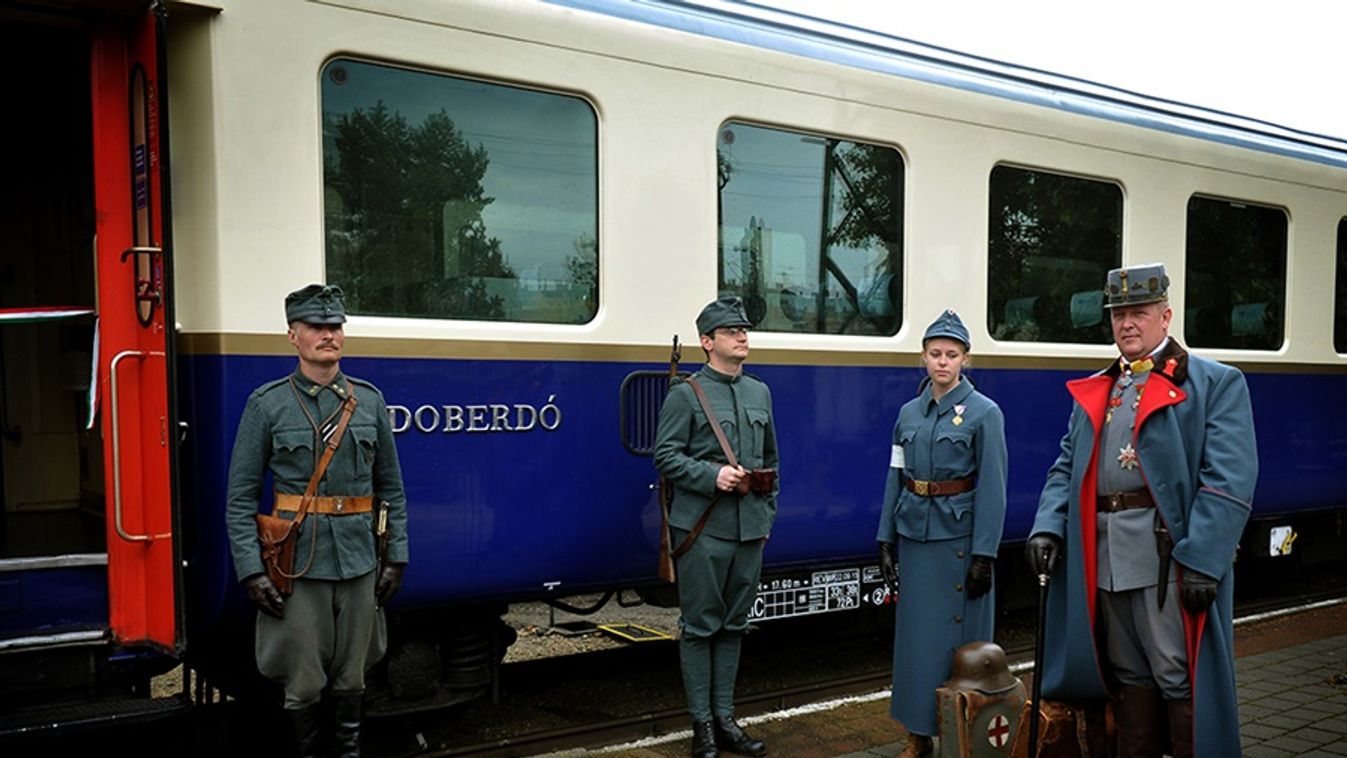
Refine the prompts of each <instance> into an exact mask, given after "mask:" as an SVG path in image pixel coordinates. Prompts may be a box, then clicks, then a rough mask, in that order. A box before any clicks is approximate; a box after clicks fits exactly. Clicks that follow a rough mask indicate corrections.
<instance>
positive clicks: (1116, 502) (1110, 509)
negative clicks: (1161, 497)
mask: <svg viewBox="0 0 1347 758" xmlns="http://www.w3.org/2000/svg"><path fill="white" fill-rule="evenodd" d="M1154 507H1155V501H1154V500H1153V499H1151V492H1150V490H1135V491H1133V492H1114V493H1112V494H1109V495H1100V496H1099V498H1098V499H1097V500H1096V501H1095V509H1096V510H1097V511H1098V512H1100V513H1117V512H1118V511H1130V510H1132V509H1133V508H1154Z"/></svg>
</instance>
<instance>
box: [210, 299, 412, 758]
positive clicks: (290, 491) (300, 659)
mask: <svg viewBox="0 0 1347 758" xmlns="http://www.w3.org/2000/svg"><path fill="white" fill-rule="evenodd" d="M285 317H286V320H287V321H288V322H289V324H290V328H289V332H288V334H289V339H290V344H292V345H294V347H295V349H296V351H297V352H298V353H299V366H298V367H297V368H296V370H295V372H294V373H293V374H291V375H290V376H288V377H286V378H284V379H278V380H276V381H274V382H271V383H269V384H264V385H262V386H261V387H259V388H257V389H256V390H254V391H253V393H252V395H250V396H249V397H248V402H247V405H246V406H245V407H244V410H243V417H242V419H241V420H240V422H239V428H238V435H237V437H236V438H235V440H234V453H233V457H232V459H231V461H230V464H229V492H228V500H227V504H226V514H225V518H226V522H227V526H228V530H229V541H230V549H231V551H232V553H233V558H234V569H235V571H236V572H237V574H238V577H239V580H240V581H241V582H242V583H243V585H244V586H245V587H246V588H247V591H248V597H249V598H250V599H251V600H252V601H253V603H254V604H255V605H256V606H257V608H258V611H259V613H258V614H257V625H256V650H255V652H256V656H257V667H258V669H259V670H260V671H261V672H262V674H263V675H264V676H266V677H268V678H270V679H272V680H274V681H276V682H278V683H280V684H281V685H282V686H284V688H285V710H286V713H287V714H288V715H289V717H290V720H291V724H292V726H293V728H294V732H295V737H296V740H297V742H298V746H299V754H300V755H303V756H308V755H317V754H318V752H319V745H318V743H319V738H320V734H322V733H324V732H330V736H329V738H328V739H330V742H331V747H332V750H331V753H332V754H333V755H339V756H355V755H359V749H360V747H359V746H360V722H361V715H362V700H363V695H364V689H365V670H366V669H367V668H368V667H369V666H371V665H372V664H373V663H375V662H376V661H378V660H379V658H381V657H382V656H383V653H384V647H385V628H384V619H383V613H382V610H381V608H382V606H383V605H384V604H386V603H387V602H388V601H389V600H390V599H391V598H392V597H393V595H394V593H396V592H397V590H398V586H399V585H400V584H401V581H402V574H403V570H404V569H405V567H406V565H407V510H406V506H407V500H406V497H405V495H404V494H403V488H402V472H401V469H400V468H399V466H398V453H397V447H396V445H395V444H394V441H393V430H392V427H391V425H390V423H389V419H388V410H387V407H386V406H385V404H384V398H383V395H382V394H381V393H380V392H379V390H378V389H377V388H376V387H375V386H374V385H372V384H370V383H369V382H366V381H362V380H360V379H355V378H352V377H348V376H345V375H344V374H342V372H341V368H340V361H341V352H342V346H343V343H344V340H345V336H344V333H343V330H342V324H343V323H344V322H345V321H346V312H345V307H344V303H343V299H342V291H341V288H339V287H335V286H323V285H318V284H311V285H309V286H307V287H304V288H303V289H300V290H298V291H296V292H292V293H290V295H288V296H287V297H286V298H285ZM351 392H354V393H355V396H356V403H357V404H356V408H355V411H354V414H353V415H352V417H351V419H350V422H349V424H348V426H347V429H346V432H345V434H344V436H343V439H342V440H341V441H340V444H339V445H338V447H337V450H336V452H335V454H334V456H333V457H332V460H331V463H330V464H329V466H328V469H327V472H326V474H325V475H324V477H323V479H322V481H321V482H319V484H318V490H317V497H316V498H315V500H314V502H313V504H311V505H310V506H309V510H308V515H307V516H306V519H305V521H304V522H303V523H302V525H301V528H300V532H299V539H298V545H297V547H296V550H295V570H296V571H299V570H300V569H302V568H304V566H305V565H306V564H307V565H308V570H307V571H306V572H305V573H304V575H303V577H302V578H299V579H297V580H296V581H295V583H294V592H293V594H291V595H290V596H289V597H283V596H282V594H281V593H280V591H279V590H278V589H277V588H276V586H275V585H274V584H273V583H272V582H271V580H270V579H268V578H267V575H266V573H265V571H264V569H263V565H262V561H261V558H260V550H259V542H258V538H257V526H256V523H255V519H254V515H255V514H256V513H257V512H258V505H259V501H260V500H261V498H262V485H263V480H264V476H265V474H266V472H267V471H270V472H271V476H272V480H273V483H274V486H275V493H276V495H275V501H276V509H275V513H276V515H279V516H282V517H288V518H294V517H295V515H296V514H297V512H298V508H299V506H300V501H301V500H302V498H301V496H302V495H303V493H304V490H305V488H306V487H307V486H308V483H309V479H310V477H311V476H312V475H313V473H314V470H315V468H316V466H317V463H318V459H319V457H320V455H321V454H322V451H323V449H324V447H325V445H324V442H325V440H326V439H327V437H328V436H330V435H331V434H332V433H333V432H334V431H335V429H336V427H337V425H338V422H339V419H340V416H341V410H342V405H343V403H344V401H345V400H346V397H347V394H348V393H351ZM384 502H386V503H387V508H388V518H387V522H388V539H387V549H386V554H385V560H384V564H383V566H382V568H380V567H379V560H378V556H377V555H376V546H375V531H374V530H375V513H376V512H377V509H378V508H379V505H380V503H384ZM311 551H312V552H311ZM310 554H312V559H311V561H310V558H309V556H310ZM325 690H326V691H327V692H328V693H329V698H330V700H331V703H332V713H333V724H332V726H331V727H330V728H325V726H324V724H325V723H326V719H325V718H323V717H321V716H320V701H321V699H322V696H323V692H324V691H325Z"/></svg>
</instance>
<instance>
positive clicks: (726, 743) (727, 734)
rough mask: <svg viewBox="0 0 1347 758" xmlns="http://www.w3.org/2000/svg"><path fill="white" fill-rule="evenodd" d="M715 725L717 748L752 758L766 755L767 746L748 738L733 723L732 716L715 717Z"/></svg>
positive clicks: (746, 734)
mask: <svg viewBox="0 0 1347 758" xmlns="http://www.w3.org/2000/svg"><path fill="white" fill-rule="evenodd" d="M715 723H716V746H717V747H720V748H721V749H723V750H728V751H730V752H731V753H738V754H739V755H747V756H752V758H761V756H764V755H767V746H766V745H764V744H763V743H762V740H755V739H753V738H752V737H749V736H748V733H747V732H745V731H744V730H743V729H742V728H740V726H739V725H738V724H736V723H735V721H734V717H733V716H716V722H715Z"/></svg>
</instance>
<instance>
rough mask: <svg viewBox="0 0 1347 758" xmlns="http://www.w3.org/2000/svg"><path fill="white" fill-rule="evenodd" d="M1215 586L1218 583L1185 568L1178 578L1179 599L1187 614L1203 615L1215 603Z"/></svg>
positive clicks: (1199, 572) (1198, 572)
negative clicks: (1181, 600)
mask: <svg viewBox="0 0 1347 758" xmlns="http://www.w3.org/2000/svg"><path fill="white" fill-rule="evenodd" d="M1217 584H1219V582H1217V581H1216V580H1215V579H1213V578H1212V577H1209V576H1207V575H1206V574H1204V573H1202V572H1201V571H1194V570H1193V569H1190V568H1185V569H1184V570H1183V575H1182V576H1180V577H1179V597H1180V598H1182V599H1183V607H1184V608H1187V609H1188V612H1189V613H1203V612H1205V611H1206V610H1208V609H1209V608H1211V604H1212V603H1214V602H1216V585H1217Z"/></svg>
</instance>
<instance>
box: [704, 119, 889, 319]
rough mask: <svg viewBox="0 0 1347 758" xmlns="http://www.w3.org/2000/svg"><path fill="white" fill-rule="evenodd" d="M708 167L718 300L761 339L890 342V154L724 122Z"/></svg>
mask: <svg viewBox="0 0 1347 758" xmlns="http://www.w3.org/2000/svg"><path fill="white" fill-rule="evenodd" d="M716 166H717V175H718V184H719V211H720V218H719V222H720V235H719V239H718V240H717V242H718V249H719V286H720V293H721V294H722V295H726V294H733V295H739V296H741V297H743V298H744V305H745V307H746V309H747V310H748V315H749V317H750V318H752V319H753V320H754V322H755V323H756V324H757V328H758V329H759V330H762V331H772V332H810V333H815V334H870V335H892V334H895V333H897V331H898V328H899V326H901V325H902V312H903V309H902V262H903V250H902V239H903V234H902V227H903V158H902V156H901V155H900V154H899V153H898V151H897V150H895V149H893V148H891V147H880V146H878V145H867V144H863V143H859V142H851V141H848V140H840V139H834V138H832V137H824V136H818V135H813V134H806V133H803V132H792V131H785V130H782V129H769V128H766V127H761V126H752V125H749V124H743V123H737V122H727V123H726V124H725V125H724V126H722V127H721V128H720V134H719V136H718V137H717V141H716Z"/></svg>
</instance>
